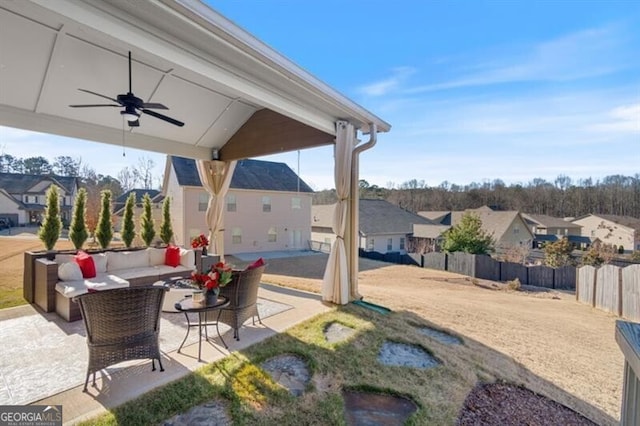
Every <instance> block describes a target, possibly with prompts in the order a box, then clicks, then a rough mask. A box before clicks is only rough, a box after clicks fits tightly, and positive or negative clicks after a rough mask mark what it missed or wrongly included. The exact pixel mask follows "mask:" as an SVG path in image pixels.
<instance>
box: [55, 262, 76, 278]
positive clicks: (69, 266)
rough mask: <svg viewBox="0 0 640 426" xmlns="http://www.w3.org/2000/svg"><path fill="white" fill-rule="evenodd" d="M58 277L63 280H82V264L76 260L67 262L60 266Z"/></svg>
mask: <svg viewBox="0 0 640 426" xmlns="http://www.w3.org/2000/svg"><path fill="white" fill-rule="evenodd" d="M58 278H59V279H60V280H61V281H78V280H82V271H81V270H80V265H78V264H77V263H76V262H73V261H71V262H65V263H61V264H60V265H59V266H58Z"/></svg>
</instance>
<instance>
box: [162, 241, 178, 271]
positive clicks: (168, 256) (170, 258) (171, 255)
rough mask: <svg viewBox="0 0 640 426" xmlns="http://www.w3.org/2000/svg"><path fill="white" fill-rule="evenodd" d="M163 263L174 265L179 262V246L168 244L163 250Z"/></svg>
mask: <svg viewBox="0 0 640 426" xmlns="http://www.w3.org/2000/svg"><path fill="white" fill-rule="evenodd" d="M164 264H165V265H167V266H173V267H176V266H178V265H179V264H180V247H177V246H171V245H170V246H169V247H167V249H166V251H165V257H164Z"/></svg>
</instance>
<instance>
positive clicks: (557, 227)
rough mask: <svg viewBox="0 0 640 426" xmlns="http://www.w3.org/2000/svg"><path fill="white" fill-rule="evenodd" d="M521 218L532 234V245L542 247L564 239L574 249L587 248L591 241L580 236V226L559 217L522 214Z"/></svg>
mask: <svg viewBox="0 0 640 426" xmlns="http://www.w3.org/2000/svg"><path fill="white" fill-rule="evenodd" d="M522 218H523V219H524V221H525V222H526V223H527V225H529V227H530V229H531V232H533V234H534V238H535V239H534V245H535V246H536V247H542V245H543V244H544V243H546V242H555V241H558V240H559V239H562V238H564V237H566V238H567V239H568V240H569V242H570V243H572V244H573V245H574V246H576V247H585V248H586V247H589V246H590V245H591V244H592V243H593V240H591V239H590V238H588V237H583V236H582V235H581V232H582V226H580V225H578V224H576V223H573V222H571V221H570V220H567V219H562V218H559V217H553V216H547V215H544V214H527V213H522Z"/></svg>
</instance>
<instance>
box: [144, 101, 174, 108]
mask: <svg viewBox="0 0 640 426" xmlns="http://www.w3.org/2000/svg"><path fill="white" fill-rule="evenodd" d="M142 108H151V109H169V108H167V107H166V106H164V105H162V104H158V103H153V102H146V103H144V104H142Z"/></svg>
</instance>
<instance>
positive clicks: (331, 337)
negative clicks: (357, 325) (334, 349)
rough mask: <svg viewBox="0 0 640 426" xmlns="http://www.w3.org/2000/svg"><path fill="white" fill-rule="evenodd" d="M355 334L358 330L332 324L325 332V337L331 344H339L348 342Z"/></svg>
mask: <svg viewBox="0 0 640 426" xmlns="http://www.w3.org/2000/svg"><path fill="white" fill-rule="evenodd" d="M355 333H356V330H355V329H353V328H351V327H347V326H345V325H342V324H340V323H339V322H332V323H331V324H329V326H328V327H327V328H326V330H325V331H324V337H325V338H326V339H327V342H329V343H338V342H342V341H343V340H347V339H348V338H349V337H351V336H353V335H354V334H355Z"/></svg>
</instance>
